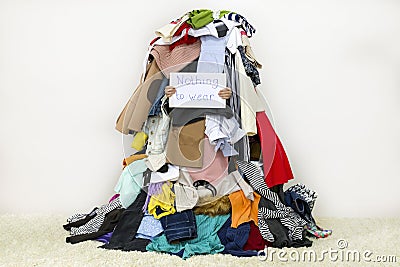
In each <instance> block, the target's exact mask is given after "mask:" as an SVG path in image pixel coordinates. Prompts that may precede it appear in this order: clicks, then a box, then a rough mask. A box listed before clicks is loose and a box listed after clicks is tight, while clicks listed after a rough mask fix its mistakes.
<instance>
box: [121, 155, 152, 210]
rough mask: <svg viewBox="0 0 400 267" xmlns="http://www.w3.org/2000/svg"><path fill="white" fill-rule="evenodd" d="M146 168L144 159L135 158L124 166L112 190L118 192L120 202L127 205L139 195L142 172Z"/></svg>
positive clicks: (141, 184) (124, 205)
mask: <svg viewBox="0 0 400 267" xmlns="http://www.w3.org/2000/svg"><path fill="white" fill-rule="evenodd" d="M146 170H147V166H146V164H145V163H144V159H141V160H136V161H134V162H132V163H131V164H129V165H128V166H126V167H125V169H124V170H123V171H122V173H121V176H120V177H119V180H118V183H117V185H116V186H115V188H114V191H115V192H116V193H118V194H120V200H121V204H122V206H123V207H124V208H127V207H129V206H130V205H131V204H132V203H133V201H135V199H136V197H137V196H138V195H139V193H140V190H141V189H142V187H143V173H144V172H145V171H146Z"/></svg>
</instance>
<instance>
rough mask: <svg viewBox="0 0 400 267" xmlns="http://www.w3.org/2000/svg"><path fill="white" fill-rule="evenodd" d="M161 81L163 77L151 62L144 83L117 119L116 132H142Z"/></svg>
mask: <svg viewBox="0 0 400 267" xmlns="http://www.w3.org/2000/svg"><path fill="white" fill-rule="evenodd" d="M162 79H163V75H162V73H161V72H160V69H159V68H158V66H157V63H156V61H155V60H153V61H151V62H150V63H149V64H148V66H147V71H146V75H145V77H144V81H143V82H141V83H140V84H139V85H138V87H137V88H136V89H135V91H134V92H133V94H132V96H131V98H130V99H129V100H128V102H127V103H126V105H125V107H124V109H123V110H122V112H121V114H120V115H119V117H118V119H117V123H116V127H115V128H116V129H117V130H118V131H120V132H121V133H123V134H129V133H130V131H131V132H141V131H142V128H143V125H144V123H145V122H146V120H147V117H148V114H149V110H150V108H151V105H152V104H153V102H154V101H155V98H156V96H157V93H158V90H159V89H160V85H161V81H162Z"/></svg>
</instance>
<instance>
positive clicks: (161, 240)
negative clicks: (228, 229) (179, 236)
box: [146, 214, 230, 259]
mask: <svg viewBox="0 0 400 267" xmlns="http://www.w3.org/2000/svg"><path fill="white" fill-rule="evenodd" d="M229 217H230V214H228V215H220V216H215V217H210V216H207V215H202V214H200V215H196V226H197V237H196V238H194V239H191V240H187V241H182V242H179V243H177V244H170V243H168V241H167V238H166V237H165V234H162V235H161V236H159V237H156V238H154V240H153V241H152V242H151V243H150V244H148V245H147V247H146V249H147V250H148V251H159V252H172V253H178V252H179V251H181V250H182V249H184V251H183V256H182V258H183V259H187V258H190V257H191V256H193V255H196V254H216V253H219V252H221V251H223V250H224V248H225V247H224V245H222V244H221V241H220V240H219V237H218V235H217V232H218V231H219V229H221V227H222V226H223V224H224V223H225V222H226V220H228V218H229Z"/></svg>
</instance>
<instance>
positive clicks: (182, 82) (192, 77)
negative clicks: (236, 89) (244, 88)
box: [165, 73, 232, 108]
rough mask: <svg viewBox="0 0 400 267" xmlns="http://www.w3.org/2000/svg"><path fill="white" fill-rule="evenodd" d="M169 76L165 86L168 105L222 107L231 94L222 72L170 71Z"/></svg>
mask: <svg viewBox="0 0 400 267" xmlns="http://www.w3.org/2000/svg"><path fill="white" fill-rule="evenodd" d="M170 78H171V79H170V85H169V86H167V87H165V94H166V96H167V97H170V102H169V105H170V107H181V108H183V107H188V108H191V107H198V108H224V107H225V104H226V103H225V99H229V98H230V97H231V95H232V90H231V89H230V88H226V87H225V84H226V77H225V75H224V74H222V73H171V75H170ZM174 94H175V95H174ZM171 96H172V97H171Z"/></svg>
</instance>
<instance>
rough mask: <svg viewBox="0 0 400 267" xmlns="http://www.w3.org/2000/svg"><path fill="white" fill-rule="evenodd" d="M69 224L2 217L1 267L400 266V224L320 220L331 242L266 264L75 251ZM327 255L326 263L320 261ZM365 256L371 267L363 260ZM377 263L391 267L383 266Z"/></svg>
mask: <svg viewBox="0 0 400 267" xmlns="http://www.w3.org/2000/svg"><path fill="white" fill-rule="evenodd" d="M66 218H67V215H65V216H60V215H57V216H49V215H46V216H43V215H42V216H39V215H35V216H34V215H29V216H16V215H0V266H18V267H19V266H165V267H167V266H196V267H201V266H400V253H399V251H400V249H399V248H400V241H399V237H400V229H399V226H400V218H385V219H383V218H376V219H365V218H364V219H354V218H352V219H345V218H340V219H338V218H319V219H318V220H317V221H318V222H319V224H320V225H321V226H324V227H326V228H332V229H333V231H334V232H333V235H332V236H331V237H329V238H326V239H318V240H315V242H314V244H313V246H312V247H311V248H299V249H282V250H277V249H270V250H269V251H267V252H268V253H269V258H268V259H266V260H265V259H264V261H262V260H261V259H259V258H257V257H252V258H237V257H233V256H230V255H221V254H217V255H207V256H203V255H202V256H195V257H192V258H190V259H188V260H185V261H184V260H182V259H180V258H179V257H176V256H169V255H166V254H158V253H153V252H152V253H150V252H147V253H140V252H122V251H109V250H104V249H100V248H97V247H98V246H99V245H100V244H101V243H99V242H97V241H87V242H83V243H79V244H75V245H71V244H67V243H65V237H67V235H68V233H67V232H66V231H65V230H64V229H63V228H62V225H63V224H64V222H65V219H66ZM339 239H343V240H344V241H343V240H342V241H341V242H339V243H340V244H339V246H346V244H347V247H346V248H344V249H339V248H338V240H339ZM273 250H275V252H272V251H273ZM305 250H306V251H307V253H306V254H304V251H305ZM324 250H325V251H326V252H325V254H323V251H324ZM312 251H314V252H315V255H316V256H317V261H316V262H314V258H313V257H311V261H310V260H309V258H308V255H311V256H313V255H314V254H313V252H312ZM335 251H337V252H335ZM368 251H370V252H371V254H370V253H369V252H368ZM278 252H280V253H281V254H280V255H279V254H278ZM271 253H273V254H272V257H273V259H272V260H271ZM284 253H285V254H284ZM329 253H331V255H329ZM336 253H337V254H336ZM358 253H360V261H359V262H356V263H355V262H353V260H354V258H355V256H354V255H356V254H358ZM365 253H366V254H365ZM322 255H325V259H323V260H322V261H319V259H321V258H322V257H323V256H322ZM346 255H349V257H347V256H346ZM365 255H366V256H367V258H366V259H367V260H368V259H371V261H370V262H366V261H365V260H364V256H365ZM391 255H394V256H396V257H397V258H396V259H395V260H396V261H397V262H393V260H394V259H392V258H390V257H387V256H391ZM278 256H281V260H280V259H279V258H278ZM304 256H305V257H304ZM330 256H331V257H332V260H330V258H329V257H330ZM378 256H386V257H381V258H378ZM335 257H336V260H335ZM347 259H348V260H347ZM377 259H381V261H382V260H385V261H386V263H378V262H376V260H377ZM299 261H300V262H299ZM374 261H375V262H374ZM388 261H392V262H388Z"/></svg>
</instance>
